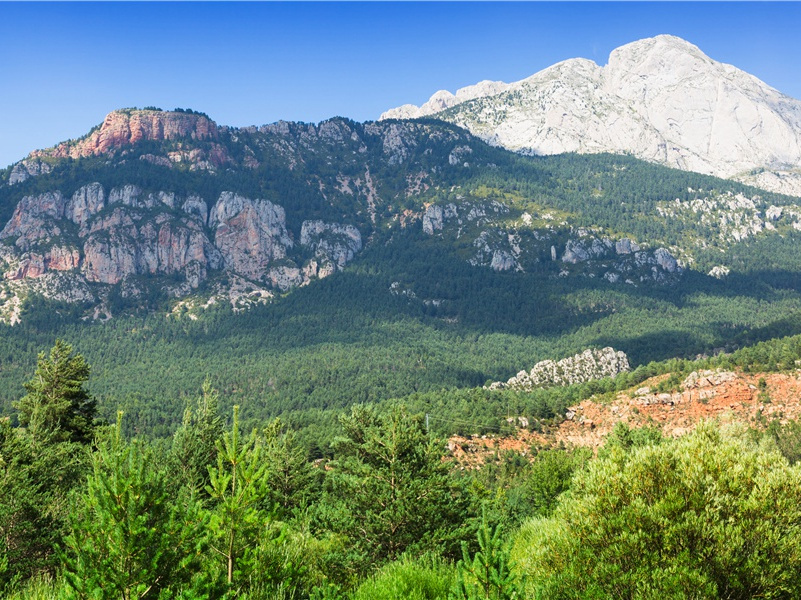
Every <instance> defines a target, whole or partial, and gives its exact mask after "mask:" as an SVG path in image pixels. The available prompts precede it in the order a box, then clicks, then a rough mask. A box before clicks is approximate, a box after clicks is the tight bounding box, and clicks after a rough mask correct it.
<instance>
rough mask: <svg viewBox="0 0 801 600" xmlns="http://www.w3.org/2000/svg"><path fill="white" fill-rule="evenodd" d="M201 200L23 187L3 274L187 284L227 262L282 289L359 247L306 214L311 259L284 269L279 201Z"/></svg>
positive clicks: (349, 235) (348, 230)
mask: <svg viewBox="0 0 801 600" xmlns="http://www.w3.org/2000/svg"><path fill="white" fill-rule="evenodd" d="M206 206H207V203H206V201H205V200H203V199H202V198H200V197H199V196H189V197H187V198H180V197H177V196H176V195H175V194H174V193H168V192H158V193H148V194H145V193H144V192H142V190H141V189H140V188H139V187H137V186H134V185H124V186H121V187H117V188H112V189H110V190H106V189H104V187H103V186H102V185H100V184H99V183H92V184H89V185H86V186H83V187H81V188H80V189H78V190H77V191H76V192H75V193H74V194H73V195H72V196H71V197H69V198H67V197H65V196H64V195H63V194H62V193H61V192H60V191H56V192H46V193H43V194H39V195H35V196H26V197H24V198H23V199H22V200H21V201H20V202H19V204H18V205H17V207H16V209H15V211H14V214H13V215H12V217H11V219H10V220H9V221H8V223H7V224H6V226H5V227H4V228H3V230H2V232H0V240H2V242H4V246H5V247H4V259H5V260H6V262H7V263H8V265H9V268H8V269H7V270H6V273H5V278H6V279H10V280H21V279H28V278H39V277H44V276H46V275H47V274H49V273H53V272H68V273H70V274H71V276H72V277H73V278H74V279H75V280H76V281H78V282H79V283H81V284H85V283H97V284H107V285H115V284H118V283H120V282H124V281H125V280H126V279H128V278H130V277H133V276H137V275H151V276H159V275H161V276H171V277H173V279H176V280H177V281H178V282H179V283H181V284H182V287H180V288H177V289H180V290H183V291H188V289H194V288H197V287H198V286H200V285H201V283H203V282H204V281H205V280H206V279H207V278H208V276H209V275H210V273H211V272H214V271H222V270H225V271H229V272H231V273H233V274H236V275H239V276H242V277H245V278H247V279H249V280H252V281H256V282H260V283H262V284H265V285H268V286H269V285H272V286H274V287H277V288H279V289H287V288H289V287H292V286H296V285H302V284H304V283H307V282H308V281H309V280H310V279H311V278H313V277H324V276H326V275H328V274H331V273H333V272H334V271H336V270H338V269H341V268H343V267H344V266H345V265H346V264H347V262H348V261H350V260H351V259H352V258H353V257H354V256H355V254H356V252H358V251H359V250H360V249H361V235H360V234H359V231H358V229H356V228H355V227H353V226H345V225H338V224H333V223H323V222H322V221H315V222H313V223H312V224H310V225H307V224H306V223H304V226H303V231H304V233H303V234H302V240H301V244H302V245H303V246H309V247H310V248H311V250H312V252H313V254H314V259H312V260H309V261H307V262H306V264H299V265H295V264H292V263H291V260H290V264H289V265H287V264H282V265H280V269H284V270H285V269H287V268H288V269H290V271H292V272H291V273H290V274H289V275H288V276H287V275H286V274H284V276H281V275H280V272H279V271H276V270H275V269H276V268H277V267H276V265H275V264H274V263H276V261H284V263H285V262H286V261H287V260H289V259H288V253H289V252H291V250H292V249H293V247H294V245H295V243H294V241H293V239H292V236H291V235H290V233H289V232H288V230H287V227H286V217H285V212H284V209H283V208H282V207H281V206H279V205H277V204H273V203H272V202H269V201H267V200H262V199H250V198H245V197H243V196H240V195H238V194H234V193H232V192H223V193H221V194H220V196H219V197H218V198H217V199H216V201H215V202H214V203H213V205H212V208H211V210H210V211H209V212H208V213H207V209H206ZM207 224H208V225H207Z"/></svg>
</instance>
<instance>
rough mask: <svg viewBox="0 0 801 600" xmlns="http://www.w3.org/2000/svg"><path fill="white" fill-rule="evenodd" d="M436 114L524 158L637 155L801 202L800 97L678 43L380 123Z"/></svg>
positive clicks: (478, 92) (440, 101) (569, 65)
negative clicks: (798, 198) (574, 154)
mask: <svg viewBox="0 0 801 600" xmlns="http://www.w3.org/2000/svg"><path fill="white" fill-rule="evenodd" d="M432 115H436V117H437V118H439V119H443V120H446V121H449V122H452V123H455V124H457V125H460V126H462V127H465V128H466V129H468V130H469V131H471V132H472V133H473V134H475V135H477V136H479V137H481V138H482V139H484V140H486V141H488V142H489V143H491V144H494V145H497V146H502V147H504V148H507V149H509V150H513V151H516V152H521V153H525V154H533V155H550V154H559V153H563V152H580V153H598V152H615V153H630V154H633V155H634V156H637V157H638V158H642V159H643V160H648V161H651V162H655V163H658V164H662V165H667V166H670V167H674V168H678V169H684V170H690V171H695V172H699V173H706V174H710V175H715V176H717V177H724V178H733V179H736V180H738V181H743V182H746V183H749V184H753V185H756V186H759V187H762V188H764V189H767V190H773V191H778V192H782V193H786V194H793V195H797V196H801V101H799V100H796V99H793V98H790V97H789V96H786V95H784V94H782V93H781V92H779V91H777V90H775V89H773V88H771V87H770V86H768V85H766V84H765V83H763V82H762V81H760V80H759V79H757V78H756V77H753V76H752V75H749V74H748V73H745V72H744V71H741V70H739V69H737V68H735V67H733V66H731V65H726V64H723V63H719V62H716V61H714V60H712V59H711V58H709V57H708V56H706V55H705V54H704V53H703V52H702V51H701V50H700V49H698V48H697V47H696V46H694V45H692V44H690V43H689V42H686V41H684V40H682V39H680V38H677V37H674V36H669V35H660V36H657V37H654V38H649V39H644V40H640V41H637V42H633V43H631V44H627V45H625V46H622V47H620V48H617V49H616V50H614V51H612V53H611V54H610V56H609V61H608V63H607V64H606V65H605V66H598V65H597V64H595V63H594V62H592V61H590V60H587V59H582V58H575V59H570V60H566V61H563V62H560V63H558V64H556V65H553V66H552V67H549V68H547V69H544V70H543V71H540V72H539V73H536V74H534V75H532V76H531V77H528V78H526V79H523V80H522V81H518V82H515V83H510V84H505V83H503V82H481V83H479V84H477V85H475V86H470V87H467V88H463V89H461V90H459V91H458V92H457V93H456V94H455V95H453V94H450V93H449V92H447V91H439V92H437V93H436V94H434V95H433V96H432V97H431V99H430V100H429V101H428V102H426V103H425V104H424V105H422V106H421V107H419V108H418V107H415V106H412V105H405V106H402V107H400V108H396V109H392V110H389V111H387V112H385V113H383V114H382V115H381V119H382V120H384V119H408V118H417V117H422V116H432Z"/></svg>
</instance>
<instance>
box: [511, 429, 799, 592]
mask: <svg viewBox="0 0 801 600" xmlns="http://www.w3.org/2000/svg"><path fill="white" fill-rule="evenodd" d="M800 521H801V467H797V466H790V465H789V464H788V462H787V460H786V459H785V458H784V457H783V456H782V455H781V453H780V452H779V451H778V450H777V449H776V447H775V445H773V444H770V443H762V444H757V443H755V442H754V441H752V439H750V438H749V436H748V435H747V434H746V433H745V432H744V431H742V430H731V431H721V430H720V429H718V428H717V427H716V426H713V425H710V424H702V425H701V426H699V427H698V428H697V429H696V431H695V432H693V433H691V434H688V435H687V436H685V437H683V438H679V439H676V440H670V441H665V442H662V443H661V444H658V445H653V446H645V447H641V448H638V449H633V450H630V451H628V452H627V451H625V450H623V449H622V448H620V447H617V448H611V449H610V451H609V452H608V454H607V456H606V457H601V458H599V459H598V460H596V461H593V462H592V463H590V465H589V467H588V469H587V470H586V471H583V472H580V473H579V474H578V475H577V477H576V478H575V479H574V481H573V486H572V490H571V493H570V495H568V496H566V497H563V498H562V499H561V501H560V504H559V506H558V507H557V508H556V510H555V512H554V513H553V515H552V516H551V517H550V518H541V519H533V520H530V521H528V522H527V523H526V524H525V525H524V526H523V527H522V528H521V530H520V531H519V533H518V535H517V536H516V540H515V544H514V547H513V551H512V559H513V560H514V562H515V563H516V564H517V565H518V568H519V570H520V571H521V572H522V573H523V574H525V576H526V577H527V582H528V590H527V591H528V595H529V596H536V595H537V594H541V596H542V597H544V598H552V599H554V600H557V599H559V598H610V597H615V598H643V599H644V598H660V599H663V598H730V599H732V600H736V599H743V600H745V599H747V598H798V597H799V596H801V534H799V530H798V523H799V522H800Z"/></svg>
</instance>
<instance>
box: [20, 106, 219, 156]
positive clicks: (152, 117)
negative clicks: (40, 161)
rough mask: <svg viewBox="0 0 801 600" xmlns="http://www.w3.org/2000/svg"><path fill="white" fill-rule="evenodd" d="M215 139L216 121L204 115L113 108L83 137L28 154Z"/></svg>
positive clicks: (105, 150)
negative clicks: (144, 143)
mask: <svg viewBox="0 0 801 600" xmlns="http://www.w3.org/2000/svg"><path fill="white" fill-rule="evenodd" d="M177 139H190V140H196V141H202V140H209V141H216V140H218V139H219V133H218V130H217V125H216V124H215V123H214V121H212V120H211V119H209V118H208V117H206V116H204V115H198V114H189V113H181V112H169V111H157V110H115V111H114V112H111V113H109V114H108V115H106V118H105V119H104V120H103V124H102V125H101V126H100V127H99V128H97V129H96V130H95V131H93V132H92V133H90V134H89V135H88V136H86V137H85V138H83V139H81V140H78V141H76V142H64V143H61V144H59V145H58V146H56V147H55V148H49V149H47V150H38V151H36V152H33V153H31V157H34V158H40V157H51V158H81V157H87V156H99V155H102V154H108V153H110V152H114V151H115V150H119V149H120V148H124V147H125V146H130V145H133V144H135V143H137V142H140V141H143V140H144V141H152V142H162V141H167V140H177Z"/></svg>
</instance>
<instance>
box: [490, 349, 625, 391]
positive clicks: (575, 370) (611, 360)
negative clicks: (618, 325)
mask: <svg viewBox="0 0 801 600" xmlns="http://www.w3.org/2000/svg"><path fill="white" fill-rule="evenodd" d="M630 368H631V367H630V366H629V360H628V357H627V356H626V354H625V353H624V352H621V351H619V350H615V349H614V348H611V347H606V348H603V349H601V350H596V349H589V350H585V351H584V352H582V353H581V354H576V355H575V356H570V357H567V358H563V359H562V360H559V361H553V360H543V361H540V362H538V363H537V364H536V365H534V367H533V368H532V369H531V371H520V373H518V374H517V375H516V376H514V377H512V378H511V379H509V380H508V381H506V382H502V381H496V382H495V383H492V384H490V385H489V389H519V390H531V389H534V388H536V387H547V386H553V385H572V384H575V383H585V382H587V381H592V380H594V379H603V378H604V377H614V376H615V375H617V374H618V373H623V372H625V371H628V370H629V369H630Z"/></svg>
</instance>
